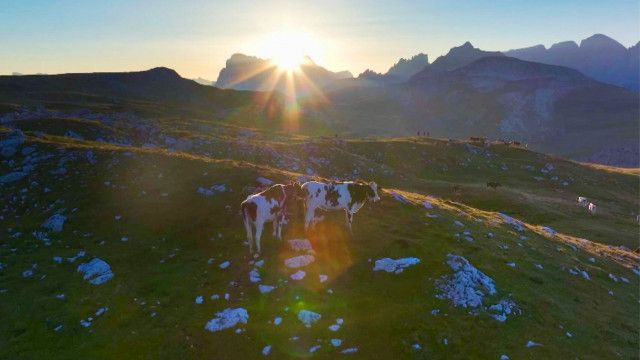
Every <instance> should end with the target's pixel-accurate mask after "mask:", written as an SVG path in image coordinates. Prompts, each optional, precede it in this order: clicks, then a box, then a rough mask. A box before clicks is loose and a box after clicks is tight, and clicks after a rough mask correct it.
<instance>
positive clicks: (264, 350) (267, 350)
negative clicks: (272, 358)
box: [262, 345, 271, 356]
mask: <svg viewBox="0 0 640 360" xmlns="http://www.w3.org/2000/svg"><path fill="white" fill-rule="evenodd" d="M270 352H271V345H267V346H265V347H263V348H262V355H264V356H267V355H269V353H270Z"/></svg>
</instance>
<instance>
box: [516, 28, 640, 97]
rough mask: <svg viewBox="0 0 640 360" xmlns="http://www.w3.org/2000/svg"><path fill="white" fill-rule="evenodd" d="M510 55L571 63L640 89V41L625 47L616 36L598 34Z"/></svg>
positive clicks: (611, 81) (612, 81)
mask: <svg viewBox="0 0 640 360" xmlns="http://www.w3.org/2000/svg"><path fill="white" fill-rule="evenodd" d="M504 54H505V55H507V56H512V57H515V58H518V59H522V60H527V61H535V62H541V63H544V64H552V65H561V66H567V67H571V68H574V69H577V70H579V71H581V72H582V73H584V74H586V75H588V76H590V77H592V78H594V79H596V80H599V81H602V82H605V83H609V84H614V85H618V86H622V87H624V88H627V89H630V90H635V91H638V90H639V89H640V55H639V54H638V44H636V45H634V46H632V47H630V48H629V49H627V48H625V47H624V46H623V45H622V44H620V43H619V42H617V41H615V40H613V39H612V38H610V37H608V36H606V35H602V34H595V35H593V36H591V37H589V38H586V39H584V40H582V41H581V42H580V45H578V44H576V43H575V42H573V41H564V42H560V43H557V44H554V45H552V46H551V47H550V48H549V49H547V48H545V47H544V46H543V45H536V46H533V47H528V48H522V49H515V50H509V51H506V52H504Z"/></svg>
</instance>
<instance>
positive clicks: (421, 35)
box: [0, 0, 640, 79]
mask: <svg viewBox="0 0 640 360" xmlns="http://www.w3.org/2000/svg"><path fill="white" fill-rule="evenodd" d="M639 3H640V2H639V1H638V0H635V1H627V0H615V1H592V0H582V1H577V0H570V1H550V0H538V1H511V0H498V1H471V0H450V1H438V0H432V1H402V0H397V1H362V0H357V1H333V0H323V1H314V2H311V1H302V0H298V1H244V0H235V1H171V0H156V1H151V0H145V1H133V0H129V1H124V0H112V1H93V0H85V1H80V0H5V1H3V3H2V8H1V9H2V10H0V74H10V73H12V72H14V71H16V72H21V73H36V72H43V73H62V72H86V71H130V70H142V69H147V68H151V67H154V66H167V67H171V68H173V69H175V70H177V71H178V72H179V73H180V74H181V75H183V76H185V77H197V76H201V77H204V78H208V79H215V78H216V77H217V74H218V71H219V70H220V68H221V67H223V66H224V62H225V60H226V59H227V58H228V57H229V56H230V55H231V54H233V53H234V52H243V53H248V54H258V55H263V56H266V55H268V54H266V53H264V51H265V49H264V48H263V47H261V46H260V43H261V42H263V39H264V36H265V34H270V33H273V32H277V31H279V30H280V29H282V28H283V27H286V28H287V29H289V31H296V32H297V31H300V32H302V33H305V34H310V35H311V37H312V38H313V42H314V49H316V51H314V52H315V54H311V55H312V56H313V57H314V60H316V62H318V63H320V64H321V65H324V66H326V67H327V68H330V69H332V70H336V71H337V70H350V71H352V72H353V73H354V74H357V73H359V72H361V71H363V70H364V69H366V68H371V69H373V70H376V71H385V70H386V69H387V68H388V67H389V66H391V65H392V64H393V63H394V62H395V61H397V59H398V58H399V57H408V56H411V55H414V54H416V53H419V52H425V53H427V54H428V55H429V58H430V60H431V61H433V60H434V59H435V58H436V57H437V56H439V55H442V54H443V53H446V52H447V50H448V49H449V48H451V47H453V46H457V45H460V44H462V43H464V42H465V41H471V42H472V43H473V44H474V45H475V46H476V47H480V48H482V49H485V50H508V49H511V48H517V47H525V46H532V45H536V44H544V45H545V46H547V47H548V46H550V45H551V44H553V43H555V42H559V41H564V40H576V41H578V42H579V41H580V40H581V39H583V38H586V37H588V36H590V35H592V34H594V33H603V34H606V35H608V36H611V37H612V38H614V39H616V40H618V41H620V42H621V43H622V44H624V45H625V46H627V47H628V46H631V45H633V44H635V43H636V42H638V40H640V5H639ZM260 52H263V53H260Z"/></svg>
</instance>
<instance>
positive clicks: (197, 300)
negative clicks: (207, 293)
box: [196, 295, 204, 305]
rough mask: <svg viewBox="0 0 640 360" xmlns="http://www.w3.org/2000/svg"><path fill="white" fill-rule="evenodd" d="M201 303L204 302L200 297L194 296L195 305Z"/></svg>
mask: <svg viewBox="0 0 640 360" xmlns="http://www.w3.org/2000/svg"><path fill="white" fill-rule="evenodd" d="M203 302H204V298H203V297H202V295H198V296H196V304H198V305H200V304H202V303H203Z"/></svg>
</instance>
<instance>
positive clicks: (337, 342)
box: [330, 339, 342, 347]
mask: <svg viewBox="0 0 640 360" xmlns="http://www.w3.org/2000/svg"><path fill="white" fill-rule="evenodd" d="M330 342H331V345H332V346H333V347H338V346H340V345H342V340H341V339H331V340H330Z"/></svg>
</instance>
